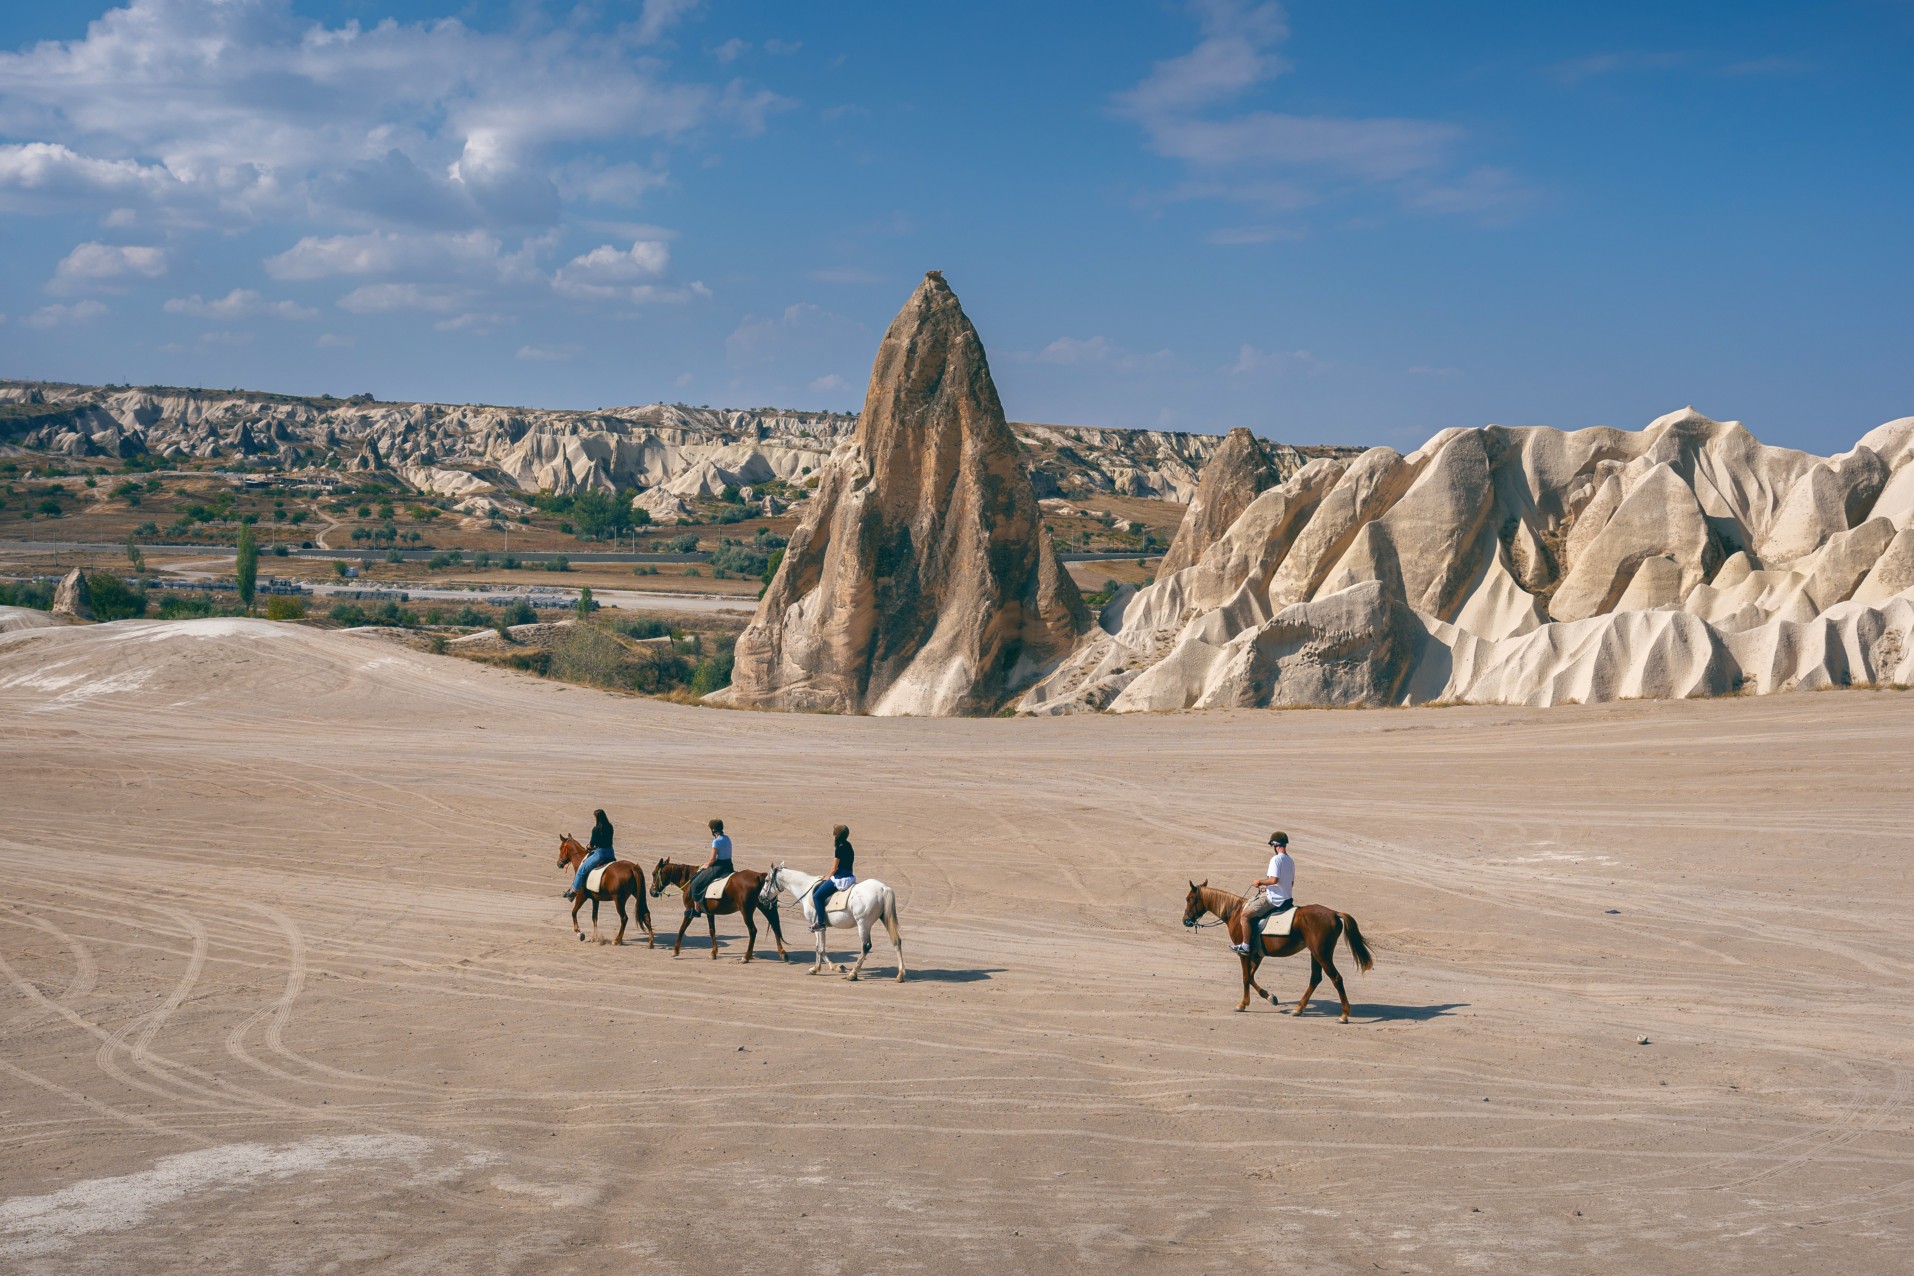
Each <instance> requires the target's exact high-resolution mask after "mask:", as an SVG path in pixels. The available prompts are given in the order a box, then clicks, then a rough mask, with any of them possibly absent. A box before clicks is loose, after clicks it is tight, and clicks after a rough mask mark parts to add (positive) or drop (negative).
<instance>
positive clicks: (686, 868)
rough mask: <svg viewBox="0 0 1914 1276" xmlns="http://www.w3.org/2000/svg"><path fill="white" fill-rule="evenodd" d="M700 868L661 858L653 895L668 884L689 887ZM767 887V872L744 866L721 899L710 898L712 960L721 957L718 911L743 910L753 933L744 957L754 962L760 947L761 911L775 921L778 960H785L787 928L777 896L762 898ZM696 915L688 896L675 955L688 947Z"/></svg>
mask: <svg viewBox="0 0 1914 1276" xmlns="http://www.w3.org/2000/svg"><path fill="white" fill-rule="evenodd" d="M698 868H699V865H696V864H674V863H672V862H671V861H670V860H659V861H658V865H657V867H656V868H653V869H652V870H651V897H652V898H653V899H656V898H658V896H660V895H662V894H664V893H665V887H667V886H676V887H678V888H679V889H680V890H686V889H688V888H689V887H690V885H691V879H692V878H693V877H695V876H697V873H698ZM763 886H764V874H763V873H756V872H752V871H750V870H748V869H741V870H739V871H738V872H735V873H733V874H731V876H730V878H729V879H728V880H727V881H726V882H725V884H724V893H723V894H722V895H720V896H719V897H718V898H717V899H707V900H705V901H704V920H705V924H706V925H707V926H709V927H710V928H711V960H712V961H716V960H718V921H717V914H719V913H741V914H743V915H744V928H745V930H747V931H748V932H750V938H749V939H747V940H746V941H745V945H744V959H745V960H746V961H750V960H751V954H752V952H753V951H754V950H755V949H756V948H757V946H758V919H757V916H756V914H757V913H758V912H760V911H762V912H763V913H764V916H765V920H767V921H769V922H770V923H771V934H772V935H773V936H775V937H776V939H777V941H778V960H779V961H783V960H785V956H784V927H783V926H782V925H780V924H779V923H778V902H777V899H776V897H775V896H774V897H772V899H771V902H770V903H768V904H767V903H765V902H764V900H763V899H762V898H760V894H761V888H762V887H763ZM692 916H693V913H692V911H691V901H690V900H688V899H687V900H686V901H685V919H684V921H682V922H680V923H679V924H678V942H677V943H675V944H673V945H672V946H671V955H672V956H673V957H676V956H677V955H678V951H679V949H681V948H683V947H684V946H685V931H686V930H687V929H689V928H690V926H691V918H692Z"/></svg>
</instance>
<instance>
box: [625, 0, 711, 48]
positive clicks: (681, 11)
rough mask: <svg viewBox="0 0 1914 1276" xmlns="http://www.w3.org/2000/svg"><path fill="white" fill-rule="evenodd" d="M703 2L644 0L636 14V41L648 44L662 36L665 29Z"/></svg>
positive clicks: (699, 0)
mask: <svg viewBox="0 0 1914 1276" xmlns="http://www.w3.org/2000/svg"><path fill="white" fill-rule="evenodd" d="M703 4H704V0H645V7H644V9H643V10H642V11H641V12H640V13H639V15H638V28H637V33H636V34H637V39H638V42H639V43H640V44H650V43H652V42H654V41H656V40H660V39H662V38H664V34H665V32H666V31H669V30H670V29H671V28H672V27H675V26H677V25H678V24H679V23H680V22H682V21H684V19H685V16H686V15H687V14H689V13H691V12H692V11H693V10H695V9H697V8H699V7H701V6H702V5H703Z"/></svg>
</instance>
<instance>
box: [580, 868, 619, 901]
mask: <svg viewBox="0 0 1914 1276" xmlns="http://www.w3.org/2000/svg"><path fill="white" fill-rule="evenodd" d="M617 862H618V861H617V860H613V861H612V862H611V864H616V863H617ZM611 864H600V865H599V866H598V867H597V868H594V869H593V870H592V871H591V872H589V873H587V874H585V889H586V890H588V891H590V892H591V893H592V894H594V895H596V894H597V893H598V883H600V882H602V881H604V880H605V870H606V869H608V868H610V867H611Z"/></svg>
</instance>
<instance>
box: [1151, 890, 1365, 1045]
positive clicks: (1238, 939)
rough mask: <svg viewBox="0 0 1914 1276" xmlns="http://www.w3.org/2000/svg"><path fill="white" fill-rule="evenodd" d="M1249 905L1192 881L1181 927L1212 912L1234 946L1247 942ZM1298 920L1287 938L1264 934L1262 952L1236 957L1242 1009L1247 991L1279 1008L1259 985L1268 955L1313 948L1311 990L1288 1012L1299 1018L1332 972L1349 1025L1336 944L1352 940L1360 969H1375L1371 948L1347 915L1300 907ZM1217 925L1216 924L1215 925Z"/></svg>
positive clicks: (1351, 947) (1317, 906)
mask: <svg viewBox="0 0 1914 1276" xmlns="http://www.w3.org/2000/svg"><path fill="white" fill-rule="evenodd" d="M1248 902H1249V901H1248V900H1246V899H1245V898H1243V897H1242V896H1241V895H1233V894H1231V893H1230V892H1229V891H1226V890H1219V889H1218V888H1216V887H1213V886H1211V885H1210V884H1209V881H1208V879H1205V880H1203V881H1201V882H1191V883H1190V893H1189V896H1188V897H1187V898H1186V899H1185V900H1184V902H1183V924H1184V925H1185V926H1190V927H1194V926H1195V925H1196V924H1197V922H1198V921H1199V920H1201V918H1202V916H1203V914H1204V913H1214V914H1216V916H1217V917H1218V918H1219V919H1220V920H1221V921H1222V922H1223V923H1224V924H1225V925H1226V926H1227V927H1228V928H1229V936H1230V940H1231V942H1232V943H1238V944H1240V943H1242V942H1243V933H1242V932H1243V926H1244V924H1245V923H1243V922H1242V921H1241V920H1239V919H1238V918H1237V916H1236V914H1237V913H1239V912H1241V911H1242V908H1243V905H1245V904H1247V903H1248ZM1295 912H1296V919H1295V921H1293V922H1291V923H1290V927H1289V934H1287V935H1280V936H1277V935H1265V936H1264V937H1263V942H1262V945H1261V947H1262V950H1263V951H1262V952H1260V953H1254V954H1249V955H1245V954H1243V953H1238V954H1236V955H1237V957H1239V958H1240V959H1241V960H1242V963H1243V1000H1242V1002H1241V1003H1240V1004H1238V1005H1237V1007H1236V1008H1237V1009H1238V1010H1246V1009H1248V1007H1249V990H1250V989H1251V988H1254V989H1255V990H1256V991H1257V992H1258V993H1261V994H1262V995H1263V996H1265V997H1267V998H1269V1004H1270V1005H1272V1006H1277V1005H1281V1004H1282V1003H1281V1002H1279V1001H1277V1000H1276V994H1275V993H1272V992H1266V991H1264V989H1263V986H1262V985H1261V984H1259V983H1257V982H1256V967H1257V966H1259V965H1261V964H1262V961H1263V958H1265V957H1290V956H1293V955H1295V954H1296V953H1299V952H1301V951H1302V950H1303V949H1305V948H1307V949H1308V950H1309V987H1307V988H1305V989H1303V999H1302V1000H1301V1001H1299V1002H1297V1003H1296V1008H1295V1009H1294V1010H1292V1011H1290V1012H1289V1013H1290V1014H1292V1015H1300V1014H1301V1013H1302V1012H1303V1010H1304V1009H1305V1008H1307V1007H1308V1005H1309V999H1310V997H1312V996H1313V995H1315V992H1316V985H1317V984H1319V983H1321V982H1322V979H1323V972H1324V971H1328V972H1329V982H1330V983H1332V984H1334V985H1336V996H1337V997H1338V998H1340V999H1341V1000H1342V1021H1343V1022H1344V1023H1348V1022H1349V994H1348V993H1346V992H1344V991H1343V987H1342V974H1341V973H1340V972H1339V971H1337V969H1336V961H1335V956H1334V954H1335V949H1336V940H1337V939H1338V938H1339V937H1341V936H1345V935H1346V936H1347V937H1348V939H1349V951H1350V952H1351V953H1353V954H1354V955H1355V958H1356V965H1358V966H1360V967H1361V968H1362V969H1363V970H1368V969H1369V968H1370V967H1371V966H1373V965H1375V964H1376V963H1375V960H1374V959H1373V958H1371V957H1370V955H1369V945H1367V944H1365V943H1363V942H1362V930H1361V928H1360V927H1358V926H1357V925H1356V919H1355V918H1353V917H1351V916H1350V915H1349V914H1348V913H1339V912H1337V911H1336V910H1335V909H1333V908H1324V907H1323V906H1322V905H1321V904H1298V905H1297V906H1296V910H1295ZM1211 924H1212V925H1214V923H1211Z"/></svg>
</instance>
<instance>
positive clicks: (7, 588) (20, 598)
mask: <svg viewBox="0 0 1914 1276" xmlns="http://www.w3.org/2000/svg"><path fill="white" fill-rule="evenodd" d="M0 607H31V608H33V609H34V610H35V611H51V610H52V609H53V582H52V581H47V580H21V581H15V582H13V583H11V584H8V583H7V582H5V581H0Z"/></svg>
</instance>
